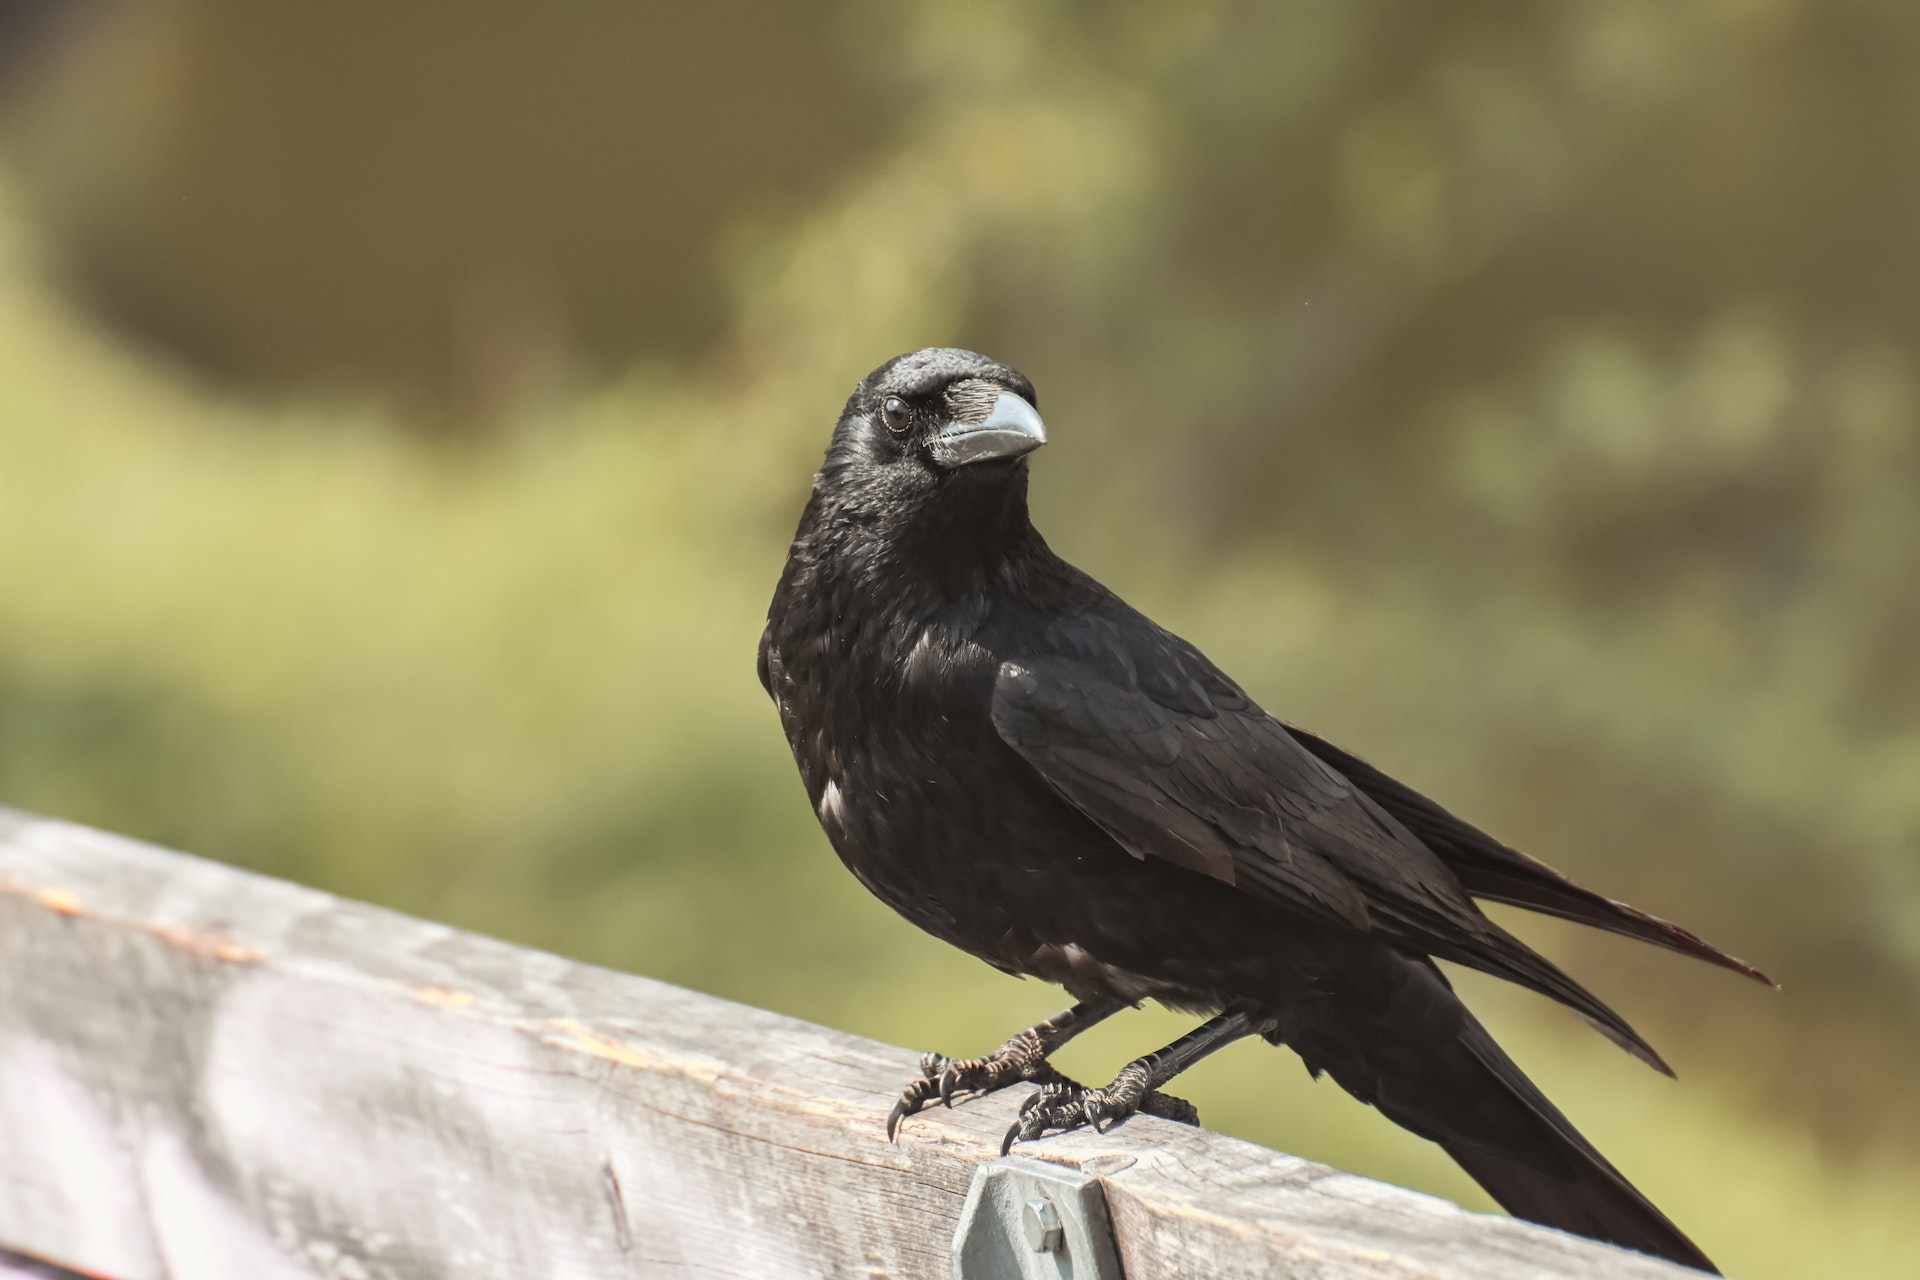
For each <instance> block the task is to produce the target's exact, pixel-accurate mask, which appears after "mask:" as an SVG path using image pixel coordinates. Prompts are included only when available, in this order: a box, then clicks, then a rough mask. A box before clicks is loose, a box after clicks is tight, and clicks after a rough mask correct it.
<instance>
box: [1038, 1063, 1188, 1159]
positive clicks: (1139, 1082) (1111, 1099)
mask: <svg viewBox="0 0 1920 1280" xmlns="http://www.w3.org/2000/svg"><path fill="white" fill-rule="evenodd" d="M1147 1080H1148V1073H1147V1072H1146V1071H1145V1070H1143V1069H1141V1064H1140V1063H1137V1062H1136V1063H1133V1064H1131V1065H1129V1066H1127V1067H1124V1068H1122V1069H1121V1072H1120V1074H1119V1075H1118V1076H1116V1077H1114V1081H1113V1083H1112V1084H1110V1085H1108V1086H1107V1087H1106V1088H1104V1089H1089V1088H1087V1087H1086V1086H1085V1085H1081V1084H1075V1083H1073V1082H1072V1081H1071V1080H1067V1079H1065V1078H1062V1079H1061V1080H1060V1081H1058V1082H1056V1083H1052V1084H1049V1085H1047V1086H1046V1087H1045V1088H1044V1089H1042V1090H1040V1092H1038V1093H1036V1094H1034V1095H1033V1096H1032V1097H1031V1098H1028V1099H1027V1100H1026V1101H1025V1102H1023V1103H1021V1104H1020V1118H1019V1119H1018V1120H1015V1121H1014V1122H1013V1127H1012V1128H1010V1129H1008V1130H1007V1136H1006V1137H1005V1138H1004V1139H1003V1140H1002V1141H1001V1143H1000V1154H1001V1155H1003V1156H1004V1155H1005V1154H1007V1152H1008V1151H1010V1150H1012V1149H1013V1144H1014V1143H1016V1142H1030V1141H1032V1140H1033V1139H1035V1138H1039V1137H1044V1136H1045V1135H1047V1134H1049V1133H1065V1132H1067V1131H1069V1130H1072V1129H1078V1128H1080V1127H1081V1126H1082V1125H1086V1126H1088V1127H1089V1128H1092V1129H1093V1130H1094V1131H1095V1132H1099V1133H1104V1132H1105V1131H1106V1130H1108V1129H1111V1128H1112V1127H1113V1126H1114V1125H1116V1124H1119V1123H1120V1122H1121V1121H1122V1120H1125V1119H1126V1118H1127V1117H1128V1116H1131V1115H1149V1116H1159V1117H1160V1118H1161V1119H1162V1120H1176V1121H1178V1122H1179V1123H1181V1124H1191V1125H1198V1124H1199V1123H1200V1113H1199V1112H1198V1111H1197V1110H1195V1109H1194V1106H1193V1104H1192V1103H1191V1102H1188V1101H1187V1100H1186V1099H1185V1098H1176V1097H1174V1096H1173V1095H1172V1094H1170V1093H1161V1092H1160V1091H1159V1090H1157V1089H1150V1088H1148V1087H1147Z"/></svg>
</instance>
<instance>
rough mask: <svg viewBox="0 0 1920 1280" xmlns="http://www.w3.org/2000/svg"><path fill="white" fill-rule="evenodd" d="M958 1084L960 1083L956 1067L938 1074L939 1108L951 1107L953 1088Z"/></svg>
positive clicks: (958, 1071)
mask: <svg viewBox="0 0 1920 1280" xmlns="http://www.w3.org/2000/svg"><path fill="white" fill-rule="evenodd" d="M959 1083H960V1069H959V1067H958V1066H949V1067H948V1068H947V1069H946V1070H945V1071H942V1072H941V1073H940V1105H941V1106H943V1107H951V1106H952V1105H953V1090H954V1086H955V1085H957V1084H959Z"/></svg>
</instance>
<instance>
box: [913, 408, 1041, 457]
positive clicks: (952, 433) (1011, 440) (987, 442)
mask: <svg viewBox="0 0 1920 1280" xmlns="http://www.w3.org/2000/svg"><path fill="white" fill-rule="evenodd" d="M1046 442H1047V428H1046V426H1045V424H1043V423H1042V422H1041V421H1040V414H1039V413H1038V412H1037V411H1036V410H1035V409H1034V407H1033V406H1032V405H1030V404H1028V403H1027V402H1026V401H1025V400H1022V399H1021V398H1020V397H1019V396H1017V395H1015V394H1013V392H1011V391H1002V392H1001V393H1000V398H999V399H997V400H995V401H994V402H993V408H992V409H991V410H989V411H988V413H987V416H986V418H985V419H984V420H982V421H980V422H949V423H948V424H947V425H946V426H944V427H942V428H941V429H940V430H939V432H938V433H937V434H935V435H934V437H933V438H932V439H931V440H930V441H928V444H929V445H930V447H931V448H932V450H933V457H934V460H935V461H936V462H938V463H940V465H942V466H946V467H963V466H966V465H967V464H968V463H970V462H990V461H992V460H994V459H996V458H1017V457H1019V456H1020V455H1021V454H1024V453H1032V452H1033V451H1034V450H1035V449H1038V448H1039V447H1040V446H1041V445H1043V444H1045V443H1046Z"/></svg>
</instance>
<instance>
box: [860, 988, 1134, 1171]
mask: <svg viewBox="0 0 1920 1280" xmlns="http://www.w3.org/2000/svg"><path fill="white" fill-rule="evenodd" d="M1126 1007H1127V1002H1126V1001H1125V1000H1113V999H1107V1000H1082V1001H1081V1002H1080V1003H1079V1004H1076V1005H1075V1006H1073V1008H1071V1009H1068V1010H1066V1011H1065V1012H1062V1013H1056V1014H1054V1015H1053V1016H1052V1017H1051V1018H1048V1019H1047V1020H1046V1021H1045V1022H1041V1023H1037V1024H1035V1025H1034V1026H1031V1027H1028V1028H1027V1029H1026V1030H1025V1031H1022V1032H1021V1033H1020V1034H1019V1035H1017V1036H1015V1037H1014V1038H1013V1039H1011V1040H1009V1041H1007V1042H1006V1043H1005V1044H1003V1045H1001V1046H1000V1047H999V1048H998V1049H995V1050H994V1051H993V1052H992V1053H990V1054H988V1055H987V1056H986V1057H984V1058H962V1059H954V1058H948V1057H943V1056H942V1055H940V1054H937V1053H927V1054H922V1055H921V1057H920V1078H919V1079H917V1080H913V1081H910V1082H909V1083H908V1085H907V1087H906V1088H905V1089H902V1090H901V1091H900V1101H898V1102H896V1103H894V1104H893V1114H892V1115H889V1116H888V1117H887V1138H888V1139H889V1140H891V1139H892V1138H893V1135H894V1132H895V1130H897V1129H898V1128H899V1127H900V1122H901V1121H902V1120H904V1119H906V1118H907V1117H908V1116H910V1115H913V1114H914V1113H915V1112H917V1111H919V1110H920V1108H922V1107H924V1106H926V1105H927V1103H928V1102H929V1101H931V1100H932V1099H933V1098H934V1097H935V1096H936V1095H937V1096H938V1097H939V1099H940V1101H942V1102H943V1103H945V1104H946V1105H948V1106H952V1105H953V1098H954V1095H955V1094H956V1093H959V1094H967V1095H978V1094H987V1093H992V1092H993V1091H994V1090H995V1089H1004V1088H1005V1087H1006V1086H1008V1085H1010V1084H1013V1083H1015V1082H1017V1081H1020V1080H1041V1081H1046V1082H1048V1083H1056V1082H1058V1083H1065V1084H1071V1083H1072V1082H1071V1081H1069V1080H1068V1079H1067V1078H1066V1077H1065V1076H1063V1075H1061V1074H1060V1073H1059V1072H1058V1071H1055V1070H1054V1069H1053V1068H1052V1067H1050V1066H1048V1065H1047V1058H1048V1056H1049V1055H1051V1054H1052V1053H1053V1051H1054V1050H1055V1049H1058V1048H1059V1047H1060V1046H1061V1045H1063V1044H1065V1043H1066V1042H1067V1041H1069V1040H1071V1039H1073V1038H1074V1037H1075V1036H1077V1035H1079V1034H1080V1033H1081V1032H1082V1031H1085V1030H1086V1029H1087V1028H1088V1027H1091V1026H1093V1025H1094V1024H1095V1023H1097V1022H1102V1021H1104V1020H1106V1019H1107V1018H1110V1017H1112V1016H1113V1015H1114V1014H1116V1013H1118V1012H1120V1010H1122V1009H1124V1008H1126Z"/></svg>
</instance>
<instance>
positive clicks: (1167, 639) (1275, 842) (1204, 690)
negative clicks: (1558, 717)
mask: <svg viewBox="0 0 1920 1280" xmlns="http://www.w3.org/2000/svg"><path fill="white" fill-rule="evenodd" d="M1142 621H1143V622H1144V620H1142ZM1144 625H1146V626H1149V627H1150V626H1151V624H1144ZM1098 632H1104V633H1105V634H1104V635H1099V634H1098ZM1076 640H1077V641H1078V643H1075V644H1074V645H1073V646H1072V648H1071V649H1070V650H1069V651H1068V652H1066V653H1062V652H1051V653H1042V654H1030V655H1024V656H1021V657H1018V658H1013V659H1010V660H1008V661H1006V662H1004V663H1003V664H1002V665H1001V667H1000V671H999V675H998V678H997V679H996V680H995V683H994V691H993V724H994V728H995V729H996V730H997V731H998V732H999V735H1000V737H1001V738H1002V739H1003V740H1004V741H1005V742H1006V743H1007V745H1008V746H1010V747H1012V748H1013V749H1014V751H1016V752H1018V753H1019V754H1020V755H1021V756H1022V757H1023V758H1024V759H1025V760H1026V761H1027V763H1028V764H1030V765H1032V766H1033V768H1034V769H1036V770H1037V771H1038V772H1039V773H1040V775H1041V777H1043V778H1044V779H1045V780H1046V782H1047V784H1048V785H1049V786H1050V787H1052V788H1053V790H1054V791H1055V792H1056V793H1058V794H1059V795H1060V796H1061V797H1062V798H1063V799H1065V800H1066V801H1067V803H1069V804H1071V805H1073V806H1074V807H1075V808H1076V809H1078V810H1079V811H1080V812H1081V813H1083V814H1084V815H1086V816H1087V817H1088V818H1089V819H1091V820H1092V821H1093V822H1094V823H1096V824H1098V825H1099V826H1100V827H1101V829H1103V830H1104V831H1106V833H1107V834H1108V835H1110V836H1112V837H1113V839H1114V840H1115V841H1116V842H1118V843H1119V844H1120V846H1121V847H1122V848H1124V849H1126V850H1127V851H1128V852H1129V853H1131V854H1133V855H1134V856H1135V857H1137V858H1147V857H1154V858H1162V859H1165V860H1166V861H1168V862H1172V863H1175V864H1176V865H1179V866H1182V867H1185V868H1187V869H1188V870H1191V871H1197V872H1199V873H1201V874H1203V875H1207V876H1211V877H1213V878H1214V879H1216V880H1219V881H1222V882H1223V883H1226V884H1230V885H1233V886H1235V887H1236V888H1238V889H1240V890H1242V891H1243V892H1246V893H1251V894H1254V895H1256V896H1259V897H1262V898H1265V899H1267V900H1268V901H1271V902H1274V903H1276V904H1278V905H1280V906H1282V907H1285V908H1287V909H1289V910H1291V911H1294V912H1297V913H1299V914H1302V915H1305V916H1307V917H1310V918H1313V919H1316V920H1319V921H1321V922H1323V923H1327V924H1331V925H1336V926H1345V927H1347V928H1350V929H1354V930H1358V931H1361V932H1367V933H1372V934H1373V935H1375V936H1376V937H1379V938H1380V939H1381V940H1382V941H1385V942H1390V943H1394V944H1396V945H1399V946H1402V947H1405V948H1408V949H1410V950H1417V951H1422V952H1425V953H1427V954H1429V955H1434V956H1439V957H1441V958H1443V959H1448V960H1453V961H1457V962H1459V963H1461V964H1466V965H1470V966H1472V967H1473V968H1476V969H1481V970H1483V971H1485V972H1488V973H1492V974H1495V975H1497V976H1499V977H1503V978H1506V979H1508V980H1510V981H1513V982H1518V983H1520V984H1522V985H1523V986H1527V987H1530V988H1532V989H1533V990H1535V991H1539V992H1541V993H1542V994H1544V995H1547V996H1550V997H1552V998H1553V999H1555V1000H1558V1001H1560V1002H1561V1003H1563V1004H1565V1005H1567V1006H1569V1007H1570V1008H1572V1009H1574V1010H1575V1011H1576V1012H1578V1013H1580V1014H1581V1015H1582V1016H1584V1017H1585V1018H1586V1019H1587V1021H1588V1022H1590V1023H1592V1024H1593V1025H1594V1026H1595V1027H1596V1028H1597V1029H1598V1030H1600V1031H1601V1032H1602V1033H1603V1034H1604V1035H1606V1036H1607V1037H1608V1038H1609V1039H1611V1040H1613V1041H1614V1042H1615V1043H1617V1044H1619V1045H1621V1046H1622V1047H1623V1048H1625V1049H1627V1050H1628V1051H1629V1052H1630V1053H1632V1054H1634V1055H1635V1056H1636V1057H1638V1058H1641V1059H1642V1060H1643V1061H1645V1062H1648V1063H1649V1064H1651V1065H1653V1066H1654V1067H1656V1068H1658V1069H1660V1070H1662V1071H1667V1070H1668V1068H1667V1067H1666V1064H1665V1063H1664V1062H1662V1061H1661V1060H1660V1057H1659V1055H1658V1054H1657V1053H1655V1052H1654V1051H1653V1049H1652V1047H1651V1046H1649V1045H1648V1044H1647V1043H1646V1041H1645V1040H1643V1039H1642V1038H1641V1037H1640V1036H1639V1034H1638V1033H1637V1032H1635V1031H1634V1030H1633V1028H1632V1027H1630V1026H1628V1025H1627V1023H1626V1022H1625V1020H1624V1019H1622V1018H1621V1017H1620V1016H1619V1015H1618V1014H1616V1013H1614V1012H1613V1010H1611V1009H1609V1008H1607V1006H1606V1005H1604V1004H1603V1003H1601V1002H1600V1000H1599V999H1598V998H1596V997H1595V996H1594V995H1593V994H1592V993H1590V992H1588V991H1587V990H1586V989H1585V988H1584V987H1581V986H1580V985H1579V984H1578V983H1576V982H1574V981H1573V979H1571V978H1569V977H1567V976H1566V975H1565V974H1564V973H1562V972H1560V970H1559V969H1557V968H1556V967H1554V966H1553V965H1552V964H1551V963H1549V962H1548V961H1547V960H1546V959H1545V958H1544V957H1542V956H1540V955H1539V954H1537V953H1536V952H1534V951H1533V950H1532V949H1530V948H1529V947H1527V946H1526V945H1525V944H1524V943H1522V942H1520V940H1519V939H1517V938H1515V937H1513V936H1512V935H1511V934H1509V933H1507V932H1506V931H1505V930H1504V929H1501V928H1500V927H1499V926H1498V925H1496V924H1495V923H1494V922H1493V921H1491V920H1489V919H1487V917H1486V916H1485V915H1483V914H1482V913H1481V911H1480V909H1479V908H1478V907H1477V906H1475V905H1474V903H1473V900H1472V898H1471V897H1470V896H1469V895H1468V893H1467V890H1466V889H1465V887H1464V886H1463V885H1462V884H1461V882H1460V880H1459V878H1458V877H1457V876H1456V875H1455V874H1454V873H1453V872H1452V871H1451V870H1449V869H1448V868H1447V866H1446V864H1445V863H1443V862H1442V861H1441V860H1440V858H1439V857H1438V856H1436V855H1435V853H1434V852H1433V850H1431V849H1429V848H1428V847H1427V846H1426V845H1425V844H1423V843H1422V842H1421V841H1420V840H1419V839H1418V838H1417V837H1416V836H1414V835H1413V834H1412V833H1411V832H1410V831H1408V830H1407V828H1406V827H1405V826H1403V825H1402V824H1401V823H1400V821H1398V820H1397V819H1396V818H1395V817H1393V816H1392V815H1390V814H1389V813H1388V812H1387V811H1386V810H1384V809H1382V808H1381V807H1380V805H1378V804H1377V803H1375V802H1374V801H1373V800H1372V799H1370V798H1369V797H1368V796H1367V795H1366V794H1365V793H1364V792H1362V791H1361V790H1360V789H1359V788H1357V787H1355V786H1354V785H1353V783H1352V782H1351V781H1349V780H1348V779H1347V778H1346V777H1345V776H1343V775H1342V774H1340V773H1338V772H1337V771H1335V770H1334V769H1333V768H1331V767H1330V766H1328V765H1327V764H1326V763H1325V762H1323V761H1322V760H1320V759H1318V758H1317V757H1316V756H1314V755H1313V754H1312V753H1311V752H1309V751H1307V750H1306V749H1305V748H1304V747H1302V746H1301V745H1300V744H1299V743H1298V742H1297V741H1295V740H1294V738H1293V737H1292V735H1291V734H1290V733H1289V732H1288V731H1287V728H1286V726H1285V725H1283V724H1281V723H1280V722H1279V721H1278V720H1276V719H1274V718H1273V717H1272V716H1270V715H1268V714H1267V713H1266V712H1265V711H1263V710H1261V709H1260V707H1259V706H1258V705H1256V704H1255V703H1254V702H1253V700H1252V699H1250V698H1248V697H1247V695H1246V694H1245V693H1243V692H1241V690H1240V689H1239V688H1238V687H1237V686H1236V685H1234V684H1233V682H1232V681H1230V680H1228V679H1227V678H1226V676H1225V675H1223V674H1221V673H1220V672H1219V670H1218V669H1217V668H1215V667H1213V665H1212V664H1211V663H1209V662H1207V660H1206V659H1205V658H1204V657H1202V656H1201V655H1200V654H1199V652H1198V651H1197V650H1195V649H1193V648H1192V647H1191V646H1189V645H1187V644H1186V643H1185V642H1184V641H1181V640H1179V639H1178V638H1176V637H1174V636H1172V635H1170V634H1168V633H1166V632H1164V631H1160V630H1159V629H1158V628H1153V629H1152V633H1151V634H1144V633H1142V632H1140V631H1139V630H1137V629H1134V628H1129V629H1127V634H1126V635H1125V636H1124V640H1123V639H1122V637H1120V636H1118V635H1116V634H1115V633H1114V632H1113V631H1112V630H1111V629H1108V628H1105V627H1102V628H1098V629H1097V632H1096V633H1095V634H1094V635H1093V636H1087V635H1081V636H1077V637H1076ZM1669 1074H1671V1073H1670V1072H1669Z"/></svg>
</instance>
